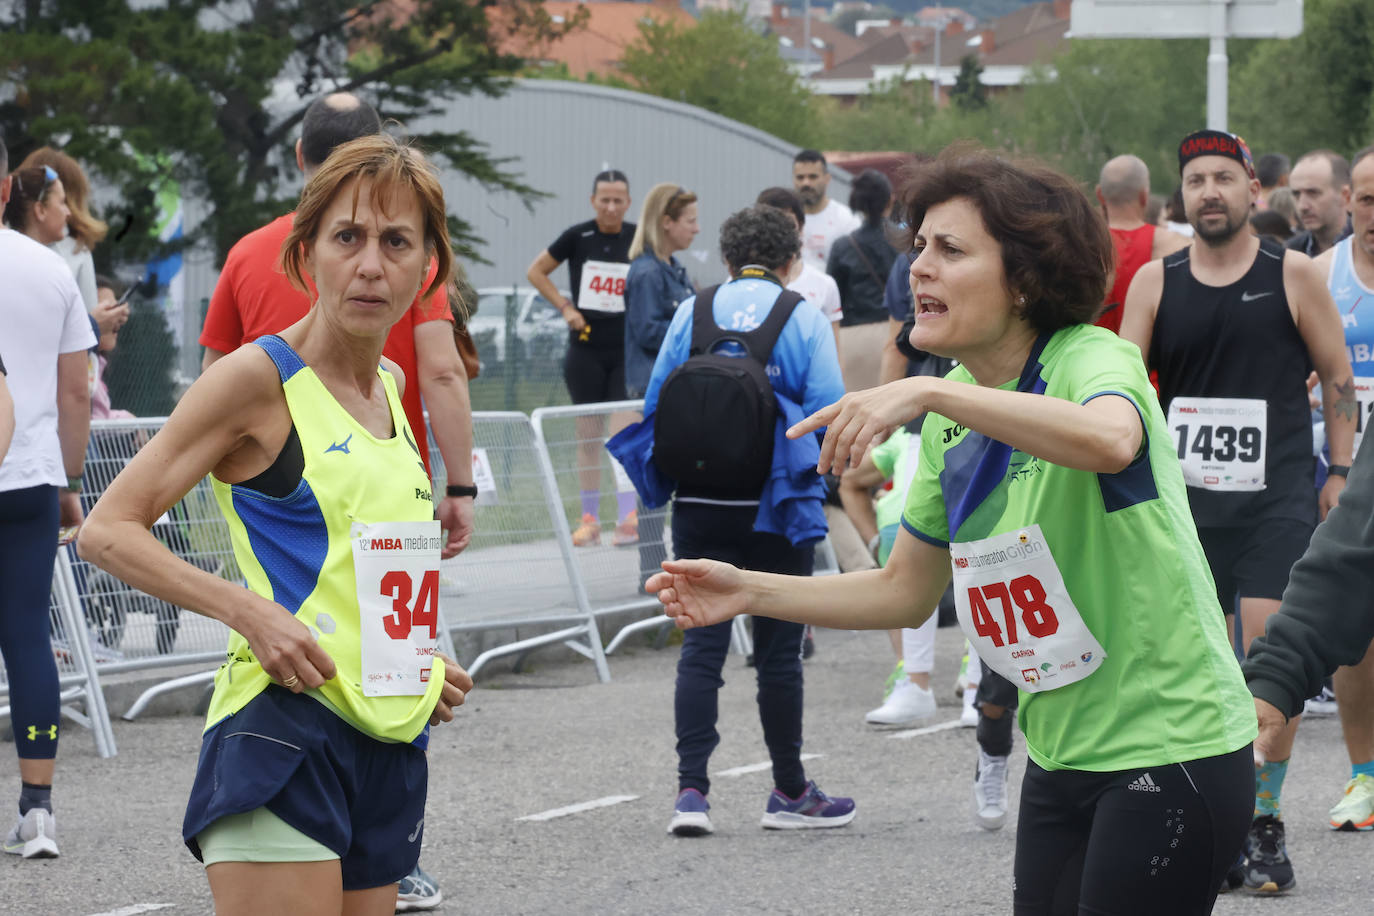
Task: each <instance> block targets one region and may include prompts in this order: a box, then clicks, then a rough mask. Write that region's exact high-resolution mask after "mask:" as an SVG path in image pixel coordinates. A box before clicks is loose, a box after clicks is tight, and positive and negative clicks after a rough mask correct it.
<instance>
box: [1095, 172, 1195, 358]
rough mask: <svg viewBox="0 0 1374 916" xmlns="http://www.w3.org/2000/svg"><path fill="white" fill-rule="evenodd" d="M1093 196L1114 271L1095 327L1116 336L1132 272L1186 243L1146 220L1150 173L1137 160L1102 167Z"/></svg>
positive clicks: (1186, 245)
mask: <svg viewBox="0 0 1374 916" xmlns="http://www.w3.org/2000/svg"><path fill="white" fill-rule="evenodd" d="M1096 193H1097V202H1098V203H1099V204H1101V205H1102V213H1103V215H1105V216H1106V217H1107V229H1108V230H1110V231H1111V234H1112V248H1113V249H1114V251H1115V252H1116V261H1115V264H1116V268H1115V271H1114V273H1113V275H1112V277H1113V279H1112V288H1111V289H1110V290H1109V291H1108V292H1107V301H1106V302H1105V303H1104V304H1103V306H1102V314H1101V315H1098V316H1097V321H1096V322H1095V323H1096V324H1097V326H1098V327H1099V328H1106V329H1107V330H1109V331H1111V332H1112V333H1114V334H1115V333H1117V332H1118V331H1120V330H1121V313H1122V304H1123V303H1124V302H1125V301H1126V290H1127V289H1129V288H1130V285H1131V278H1132V277H1134V276H1135V272H1136V271H1137V270H1139V269H1140V268H1141V266H1142V265H1144V264H1145V263H1146V262H1147V261H1153V260H1155V259H1156V258H1162V257H1164V256H1165V255H1166V254H1172V253H1174V252H1175V251H1178V250H1179V249H1180V248H1186V247H1188V239H1187V238H1185V237H1184V236H1181V235H1179V234H1178V233H1177V232H1169V231H1168V230H1163V231H1161V230H1159V228H1158V227H1156V226H1154V225H1153V224H1151V223H1150V222H1148V221H1147V220H1146V219H1145V208H1146V206H1147V205H1148V204H1149V202H1150V170H1149V168H1148V167H1147V166H1146V165H1145V162H1144V160H1142V159H1141V158H1139V157H1138V156H1117V157H1116V158H1115V159H1111V160H1109V161H1108V162H1107V164H1106V165H1104V166H1102V172H1101V174H1100V175H1099V176H1098V179H1097V192H1096Z"/></svg>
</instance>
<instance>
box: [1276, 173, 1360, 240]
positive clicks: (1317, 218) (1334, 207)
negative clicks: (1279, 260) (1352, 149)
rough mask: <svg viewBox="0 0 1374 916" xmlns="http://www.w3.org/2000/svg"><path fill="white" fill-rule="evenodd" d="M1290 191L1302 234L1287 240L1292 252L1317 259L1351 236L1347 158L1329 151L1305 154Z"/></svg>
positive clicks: (1294, 174)
mask: <svg viewBox="0 0 1374 916" xmlns="http://www.w3.org/2000/svg"><path fill="white" fill-rule="evenodd" d="M1288 187H1289V188H1290V189H1291V190H1292V192H1293V197H1294V198H1295V199H1296V200H1297V207H1298V222H1300V223H1301V224H1302V230H1303V231H1301V232H1299V233H1298V234H1297V235H1295V236H1293V237H1292V238H1291V239H1289V240H1288V247H1289V248H1291V249H1293V250H1294V251H1301V252H1302V253H1303V254H1305V255H1307V256H1308V257H1309V258H1315V257H1316V256H1317V255H1319V254H1321V253H1322V252H1323V251H1326V250H1327V249H1328V248H1330V247H1331V246H1332V245H1334V244H1336V243H1337V242H1339V241H1340V240H1341V239H1343V238H1345V237H1346V236H1348V235H1349V234H1350V220H1349V218H1348V217H1347V215H1346V212H1345V208H1346V205H1348V204H1349V203H1350V163H1349V162H1347V161H1346V159H1345V157H1344V156H1342V155H1340V154H1339V153H1336V152H1333V151H1332V150H1329V149H1318V150H1313V151H1312V152H1310V153H1305V154H1303V156H1302V158H1301V159H1299V160H1298V164H1297V165H1295V166H1293V174H1292V176H1290V178H1289V180H1288Z"/></svg>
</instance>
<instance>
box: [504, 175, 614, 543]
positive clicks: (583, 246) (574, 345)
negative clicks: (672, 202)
mask: <svg viewBox="0 0 1374 916" xmlns="http://www.w3.org/2000/svg"><path fill="white" fill-rule="evenodd" d="M591 203H592V209H593V210H595V211H596V217H595V218H594V219H589V220H587V221H586V222H584V223H578V224H576V225H574V226H570V227H568V228H567V229H566V230H564V231H563V234H562V235H560V236H559V237H558V238H556V239H554V241H553V244H551V245H549V247H548V248H545V249H544V250H543V251H541V252H539V256H538V257H536V258H535V259H534V262H533V263H531V264H530V266H529V270H527V271H526V272H525V277H526V278H527V279H528V280H529V281H530V285H531V286H533V287H534V288H535V289H537V290H539V292H540V294H541V295H542V296H543V297H544V298H545V299H547V300H549V301H550V302H552V303H553V304H554V305H556V306H557V307H558V310H559V311H560V312H562V313H563V320H564V321H566V322H567V323H568V353H567V355H566V356H565V357H564V359H563V381H564V382H565V383H566V384H567V386H568V396H569V397H570V398H572V402H573V403H574V404H596V403H599V402H601V401H621V400H624V399H625V279H626V276H627V275H628V273H629V270H630V267H629V264H630V245H631V243H632V242H633V241H634V238H635V224H634V223H627V222H625V214H626V213H627V212H628V211H629V209H630V179H629V178H627V177H625V173H624V172H622V171H620V170H619V169H607V170H605V171H603V172H598V173H597V174H596V177H594V178H593V179H592V197H591ZM565 261H566V262H567V264H568V281H569V288H570V289H571V290H572V298H571V299H567V298H565V297H564V296H563V295H562V294H561V293H559V292H558V287H556V286H554V285H553V281H552V280H551V279H550V278H549V275H550V274H552V273H553V272H554V271H555V270H557V269H558V265H559V264H562V263H563V262H565ZM633 418H634V415H633V414H623V413H622V414H616V415H615V416H613V417H612V418H611V425H612V427H613V428H612V429H611V433H612V434H614V433H616V432H618V431H619V430H620V429H621V428H623V427H624V426H625V424H626V423H629V422H632V421H633ZM576 428H577V440H578V450H577V467H578V471H577V474H578V485H579V489H580V491H581V492H580V500H581V504H582V518H581V522H580V523H579V525H578V527H577V528H576V529H574V531H573V536H572V538H573V544H574V545H575V546H577V547H590V546H592V545H594V544H600V543H601V446H602V441H601V440H602V438H603V437H604V436H605V435H606V418H605V417H602V416H585V417H578V418H577V423H576ZM634 512H635V497H634V494H633V493H619V492H618V493H617V494H616V528H615V533H614V535H613V538H614V540H615V543H616V544H617V545H628V544H633V543H635V542H636V541H637V540H639V528H638V524H637V522H636V519H635V518H634V517H633V516H634Z"/></svg>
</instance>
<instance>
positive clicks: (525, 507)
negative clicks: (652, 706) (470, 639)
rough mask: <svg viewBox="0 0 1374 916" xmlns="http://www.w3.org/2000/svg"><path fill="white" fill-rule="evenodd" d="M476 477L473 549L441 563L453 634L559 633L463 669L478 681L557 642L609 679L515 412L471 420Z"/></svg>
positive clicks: (531, 438) (529, 440)
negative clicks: (491, 665) (485, 670)
mask: <svg viewBox="0 0 1374 916" xmlns="http://www.w3.org/2000/svg"><path fill="white" fill-rule="evenodd" d="M472 431H473V451H474V455H473V458H474V462H473V463H474V477H475V480H476V483H477V486H478V489H479V493H478V496H477V501H476V505H475V511H476V520H475V523H474V528H475V533H474V535H473V538H472V543H471V544H470V545H469V546H468V548H467V549H466V550H464V551H463V552H462V553H461V554H459V555H458V556H457V557H454V558H453V559H451V560H445V561H444V562H443V564H442V566H441V572H440V583H441V590H440V604H441V607H442V610H443V618H444V622H445V626H446V628H447V629H448V630H451V631H455V632H456V631H463V630H492V629H504V628H516V627H523V626H544V625H554V626H559V625H562V626H560V628H559V629H557V630H554V631H552V632H547V633H540V634H538V635H534V636H527V637H523V638H517V639H515V640H514V641H512V642H510V643H507V644H504V645H500V646H496V647H494V648H491V649H488V650H486V651H484V652H482V653H480V654H479V655H478V656H477V657H476V658H475V659H473V660H472V661H471V662H469V663H467V664H466V667H467V670H468V673H469V674H476V673H477V672H478V671H480V670H481V669H482V667H483V666H484V665H486V664H487V662H489V661H491V660H492V659H494V658H498V657H501V656H504V655H514V654H523V653H525V652H528V651H529V650H531V649H534V648H537V647H539V646H545V645H551V644H554V643H562V644H564V645H566V646H568V647H569V648H571V649H573V650H574V651H576V652H578V653H580V654H582V655H585V656H586V657H587V658H589V659H591V660H592V662H593V663H594V664H595V666H596V673H597V677H598V678H600V680H602V681H603V682H605V681H609V680H610V679H611V674H610V669H609V668H608V667H607V666H606V656H605V653H604V651H603V650H602V645H601V636H600V634H599V632H598V631H597V622H596V616H595V614H593V613H592V612H591V611H590V609H589V601H588V599H587V595H586V588H585V586H584V584H583V582H582V580H581V578H580V576H579V575H578V573H577V567H576V564H575V563H574V561H573V557H572V546H571V532H570V530H569V528H568V523H567V519H566V518H565V517H564V515H563V511H562V506H561V504H560V503H559V501H558V495H557V492H556V490H555V488H554V485H553V480H554V477H555V473H554V469H553V466H552V465H551V464H550V461H549V456H548V453H547V452H546V451H545V450H544V449H543V448H542V447H541V445H540V443H539V441H538V439H537V436H536V433H535V429H534V427H533V426H532V425H531V423H530V418H529V417H527V416H526V415H525V414H523V413H516V412H486V411H478V412H475V413H474V414H473V415H472ZM430 455H431V463H432V467H433V471H434V476H435V486H436V487H442V486H444V484H445V479H446V473H445V472H444V470H443V461H442V459H441V458H440V457H439V456H438V454H437V451H436V450H435V449H434V448H433V447H431V450H430Z"/></svg>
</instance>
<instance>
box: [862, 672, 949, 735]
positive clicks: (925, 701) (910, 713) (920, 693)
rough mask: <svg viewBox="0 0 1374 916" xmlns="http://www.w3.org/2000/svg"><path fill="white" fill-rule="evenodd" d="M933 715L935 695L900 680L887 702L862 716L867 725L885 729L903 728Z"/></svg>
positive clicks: (904, 680)
mask: <svg viewBox="0 0 1374 916" xmlns="http://www.w3.org/2000/svg"><path fill="white" fill-rule="evenodd" d="M933 715H935V694H934V693H933V692H932V691H930V690H927V689H925V688H922V687H918V686H917V685H915V684H913V683H911V680H910V679H909V678H902V679H901V680H900V681H898V682H897V683H896V684H895V685H894V686H893V688H892V693H890V694H888V697H887V700H885V701H884V702H883V705H881V706H879V707H878V708H877V709H874V710H872V711H870V712H869V713H868V715H866V716H864V721H865V722H867V723H868V724H869V725H877V726H881V727H885V728H904V727H906V726H908V725H915V724H916V723H918V722H923V721H925V720H926V719H929V718H930V717H931V716H933Z"/></svg>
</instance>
